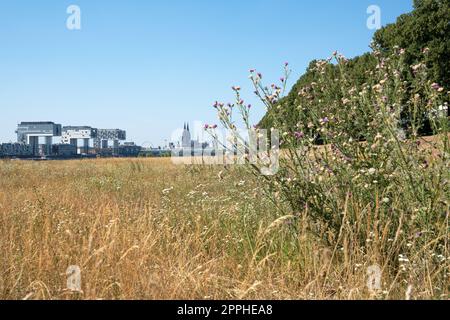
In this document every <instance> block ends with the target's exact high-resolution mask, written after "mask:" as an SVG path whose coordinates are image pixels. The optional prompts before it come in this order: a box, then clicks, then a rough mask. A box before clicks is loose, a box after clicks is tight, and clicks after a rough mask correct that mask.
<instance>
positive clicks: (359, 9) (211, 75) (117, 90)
mask: <svg viewBox="0 0 450 320" xmlns="http://www.w3.org/2000/svg"><path fill="white" fill-rule="evenodd" d="M71 4H75V5H78V6H79V7H80V8H81V11H82V16H81V21H82V29H81V30H80V31H69V30H68V29H67V28H66V19H67V17H68V14H67V13H66V9H67V7H68V6H69V5H71ZM372 4H375V5H378V6H380V8H381V10H382V11H381V13H382V16H381V17H382V24H383V25H385V24H387V23H391V22H394V21H395V19H396V17H397V16H399V15H400V14H402V13H406V12H409V11H411V10H412V0H395V1H392V0H345V1H342V0H315V1H303V0H301V1H300V0H240V1H238V0H214V1H211V0H166V1H156V0H126V1H125V0H71V1H66V0H39V1H37V0H1V1H0V111H1V113H0V142H5V141H10V140H12V141H15V134H14V130H15V127H16V125H17V123H18V122H20V121H36V120H51V121H55V122H58V123H62V124H63V125H91V126H94V127H98V128H123V129H125V130H127V132H128V137H129V139H128V140H134V141H135V142H137V143H142V142H144V141H151V142H152V143H153V144H155V145H158V144H162V143H163V142H164V139H166V138H169V137H170V135H171V133H172V132H173V130H175V129H176V128H179V127H180V126H181V127H182V125H183V122H184V121H187V120H189V121H195V120H200V121H204V122H207V123H214V122H216V120H215V119H216V117H215V114H214V112H213V110H212V108H211V107H210V106H211V104H212V102H213V101H215V100H216V99H218V100H224V101H227V100H229V99H231V98H232V92H231V90H230V87H231V86H232V85H241V86H242V87H243V89H247V88H250V86H249V80H248V70H249V69H250V68H256V69H258V70H259V71H261V72H262V73H263V74H264V77H265V79H270V81H276V79H278V78H279V76H280V72H281V67H282V64H283V62H284V61H289V62H290V64H291V67H292V69H293V76H292V78H293V79H292V81H294V82H295V81H296V80H297V78H298V77H299V76H300V75H301V74H302V73H303V72H304V71H305V68H306V66H307V65H308V63H309V61H310V60H312V59H314V58H324V57H327V56H329V54H330V53H331V52H333V51H334V50H339V51H340V52H342V53H343V54H344V55H346V56H347V57H353V56H355V55H358V54H361V53H363V52H366V51H368V50H369V49H368V45H369V43H370V41H371V38H372V35H373V32H374V30H369V29H368V28H367V27H366V20H367V18H368V14H367V13H366V10H367V7H368V6H369V5H372ZM246 93H247V94H248V96H250V94H251V91H250V90H248V91H247V92H246ZM250 101H251V100H250ZM263 114H264V110H263V109H262V107H261V106H259V107H258V106H255V108H254V110H253V119H254V120H255V121H257V120H259V118H261V117H262V116H263Z"/></svg>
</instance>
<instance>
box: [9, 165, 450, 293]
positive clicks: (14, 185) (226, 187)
mask: <svg viewBox="0 0 450 320" xmlns="http://www.w3.org/2000/svg"><path fill="white" fill-rule="evenodd" d="M221 170H223V168H220V167H207V166H202V167H199V166H191V167H185V166H175V165H173V164H172V163H171V161H170V159H132V160H129V159H103V160H83V161H49V162H31V161H30V162H25V161H1V162H0V251H1V256H0V299H236V298H237V299H361V298H363V299H367V298H386V299H404V298H405V291H407V290H408V285H414V287H413V290H412V292H410V294H411V298H445V297H446V296H447V295H446V294H447V293H448V287H447V288H445V284H446V279H442V269H439V268H438V269H437V271H436V269H433V270H434V271H433V272H428V273H426V272H425V275H426V276H423V274H422V273H415V272H416V271H411V273H408V274H407V275H402V274H392V273H390V272H386V270H384V269H383V268H384V267H383V265H382V266H381V267H382V269H383V271H384V272H383V277H382V283H381V285H382V291H381V292H378V293H373V292H372V293H371V292H369V291H368V289H367V285H366V283H367V268H368V267H369V266H370V265H371V263H373V262H375V261H383V259H380V256H381V255H382V254H383V253H382V252H383V250H385V249H386V248H388V246H387V241H392V240H388V239H382V237H380V239H381V240H379V241H378V240H377V239H375V240H374V241H373V243H372V244H371V245H370V246H368V248H367V250H364V251H363V250H360V248H358V247H357V246H353V245H352V234H351V230H348V231H347V228H345V230H343V235H342V236H343V237H344V239H345V241H344V245H343V246H342V247H339V248H337V247H335V248H334V247H327V246H325V245H323V244H321V242H320V241H317V240H316V239H315V238H314V236H312V235H309V234H308V233H307V232H306V231H305V232H301V230H302V228H305V224H306V223H308V222H307V221H305V219H306V218H305V219H300V220H296V222H295V224H296V225H295V227H296V228H297V229H298V230H300V232H298V236H293V233H292V232H291V231H290V230H291V228H292V227H293V226H292V222H291V221H290V220H289V218H288V217H283V215H282V214H280V212H279V210H277V209H276V208H275V207H274V205H273V204H272V203H271V202H269V200H266V198H265V197H263V195H262V191H260V190H259V189H258V187H257V185H256V184H255V182H254V181H253V180H252V178H251V177H250V176H248V175H246V174H245V173H244V171H243V170H242V171H241V169H240V168H239V167H235V168H232V169H230V170H223V171H221ZM280 217H281V218H280ZM445 230H446V229H444V231H443V232H444V233H445V232H446V231H445ZM395 241H397V239H395V240H394V242H395ZM432 245H433V244H432V243H430V246H432ZM389 248H391V249H392V248H393V246H392V245H391V246H390V247H389ZM71 265H77V266H79V267H80V269H81V288H82V291H81V292H73V291H70V290H67V286H66V283H67V277H68V276H67V275H66V270H67V268H68V267H69V266H71ZM447 266H448V265H447V264H445V265H444V264H443V265H442V267H443V268H446V267H447ZM386 274H387V275H386ZM447 285H448V283H447ZM436 288H438V289H436ZM439 288H440V289H439ZM410 289H411V288H410ZM439 290H440V291H439ZM410 291H411V290H410Z"/></svg>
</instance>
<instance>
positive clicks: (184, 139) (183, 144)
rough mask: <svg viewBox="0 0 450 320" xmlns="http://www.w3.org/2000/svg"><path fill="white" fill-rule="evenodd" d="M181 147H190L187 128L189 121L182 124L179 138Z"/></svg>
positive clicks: (190, 141)
mask: <svg viewBox="0 0 450 320" xmlns="http://www.w3.org/2000/svg"><path fill="white" fill-rule="evenodd" d="M181 147H182V148H191V147H192V140H191V131H190V130H189V123H185V124H184V128H183V137H182V138H181Z"/></svg>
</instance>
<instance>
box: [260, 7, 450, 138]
mask: <svg viewBox="0 0 450 320" xmlns="http://www.w3.org/2000/svg"><path fill="white" fill-rule="evenodd" d="M373 46H374V47H376V48H377V50H379V51H381V52H382V53H383V54H385V55H386V56H388V55H390V54H392V53H393V51H394V50H396V49H398V47H400V48H403V49H405V53H404V56H405V58H404V59H405V62H406V64H408V65H412V66H413V65H414V64H416V63H418V62H420V61H425V63H426V65H427V67H428V68H429V70H430V75H431V77H432V79H433V81H435V82H436V83H438V84H439V85H442V86H444V88H446V89H448V88H450V1H449V0H415V1H414V10H413V11H412V12H411V13H408V14H404V15H401V16H400V17H399V18H398V19H397V21H396V23H394V24H390V25H387V26H385V27H384V28H382V29H380V30H378V31H377V32H376V33H375V35H374V39H373ZM426 48H428V49H429V50H426V54H424V49H426ZM376 61H377V60H376V58H375V57H374V55H373V53H372V52H370V53H366V54H364V55H362V56H358V57H355V58H353V59H351V60H350V61H348V63H347V66H346V68H347V70H346V75H347V76H349V77H350V78H351V79H350V80H351V81H352V82H353V83H354V84H355V88H359V87H361V86H363V85H364V84H366V83H371V82H372V81H371V80H372V79H371V77H373V74H374V70H375V68H376V67H377V63H376ZM317 62H318V61H312V62H311V63H310V65H309V67H308V68H307V71H306V73H305V74H304V75H303V76H302V77H301V78H300V79H299V80H298V82H297V83H296V84H295V85H294V86H293V88H292V90H291V92H290V93H289V94H288V95H287V96H286V97H285V98H284V99H282V100H281V101H280V103H279V104H278V106H277V107H275V108H272V109H271V110H269V111H268V113H267V115H266V116H265V117H264V118H263V119H262V121H261V123H260V126H261V127H264V128H270V127H273V126H280V125H281V126H282V127H290V128H294V127H295V126H296V125H297V124H298V123H299V121H301V119H302V118H308V117H307V116H306V115H305V113H307V112H308V109H309V108H308V107H307V106H305V105H301V104H302V103H304V101H301V100H302V99H299V92H300V91H301V90H304V88H306V89H308V88H309V87H311V85H312V86H314V85H315V84H316V83H317V81H318V79H319V78H320V76H321V75H319V74H317V70H316V65H317ZM337 68H338V67H337V66H336V65H328V66H327V68H326V71H325V72H326V77H328V78H330V79H334V80H335V81H334V83H335V85H333V86H330V85H329V86H328V87H326V88H325V90H324V91H323V92H322V93H321V95H320V96H319V98H317V95H315V98H314V100H312V101H308V102H307V104H308V106H310V105H315V106H316V107H319V105H320V106H321V107H320V108H326V107H327V105H330V104H334V103H335V102H336V100H339V99H340V98H342V96H341V94H340V91H341V89H340V86H339V83H340V81H342V79H340V72H339V70H338V69H337ZM322 72H323V71H322ZM413 72H414V70H405V75H404V76H405V78H406V79H408V80H410V79H412V78H413V76H414V75H413ZM346 80H349V79H346ZM411 93H414V94H415V93H417V92H409V95H405V99H407V96H410V94H411ZM314 109H316V108H314ZM402 117H403V125H404V126H407V124H408V115H407V114H403V116H402ZM277 122H278V123H277ZM421 131H422V132H424V133H426V132H427V131H428V125H427V124H426V123H424V124H423V128H422V130H421Z"/></svg>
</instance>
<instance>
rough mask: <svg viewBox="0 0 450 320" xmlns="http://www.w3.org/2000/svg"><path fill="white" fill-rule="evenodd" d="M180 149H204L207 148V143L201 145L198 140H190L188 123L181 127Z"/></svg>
mask: <svg viewBox="0 0 450 320" xmlns="http://www.w3.org/2000/svg"><path fill="white" fill-rule="evenodd" d="M181 147H182V148H183V149H187V148H191V149H205V148H207V147H208V144H207V143H201V142H200V141H199V139H198V138H197V140H192V135H191V130H190V129H189V123H185V124H184V127H183V135H182V138H181Z"/></svg>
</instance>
